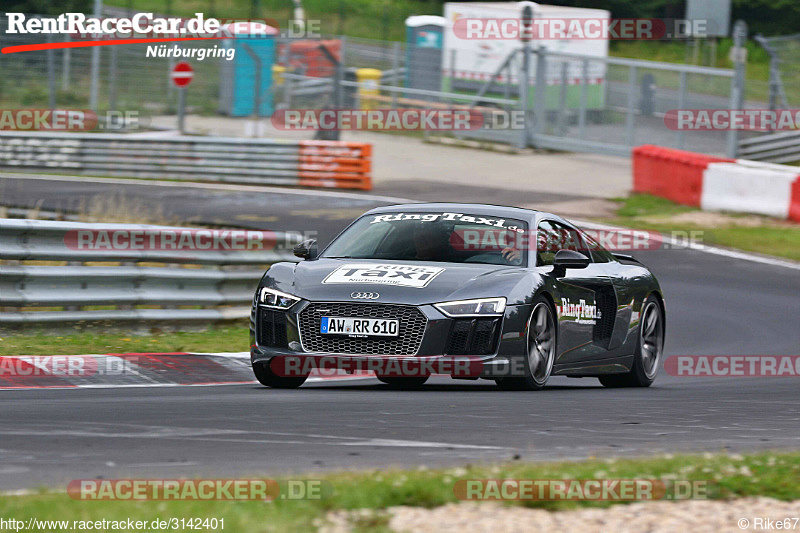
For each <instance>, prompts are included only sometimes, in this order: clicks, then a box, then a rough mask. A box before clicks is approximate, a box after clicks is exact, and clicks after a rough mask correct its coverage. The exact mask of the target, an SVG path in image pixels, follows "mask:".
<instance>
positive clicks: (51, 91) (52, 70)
mask: <svg viewBox="0 0 800 533" xmlns="http://www.w3.org/2000/svg"><path fill="white" fill-rule="evenodd" d="M47 42H48V43H52V42H53V34H52V33H48V34H47ZM55 55H56V52H55V50H53V49H50V50H48V51H47V93H48V95H47V105H48V106H49V107H50V109H55V108H56V58H55Z"/></svg>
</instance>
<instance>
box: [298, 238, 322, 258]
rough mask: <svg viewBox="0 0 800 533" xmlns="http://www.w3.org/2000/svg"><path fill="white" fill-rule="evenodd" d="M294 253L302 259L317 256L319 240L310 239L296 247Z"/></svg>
mask: <svg viewBox="0 0 800 533" xmlns="http://www.w3.org/2000/svg"><path fill="white" fill-rule="evenodd" d="M293 252H294V255H296V256H297V257H299V258H300V259H314V258H315V257H317V240H316V239H308V240H306V241H303V242H301V243H300V244H298V245H297V246H295V247H294V250H293Z"/></svg>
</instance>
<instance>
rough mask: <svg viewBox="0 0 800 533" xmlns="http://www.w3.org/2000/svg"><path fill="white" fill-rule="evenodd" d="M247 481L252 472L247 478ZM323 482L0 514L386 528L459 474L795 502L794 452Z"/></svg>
mask: <svg viewBox="0 0 800 533" xmlns="http://www.w3.org/2000/svg"><path fill="white" fill-rule="evenodd" d="M246 477H247V478H249V479H253V478H257V477H259V476H246ZM300 478H303V479H316V480H319V479H321V480H324V481H327V482H328V483H330V487H331V488H332V494H331V495H330V496H328V497H326V498H323V499H317V500H289V499H285V500H284V499H278V500H276V501H274V502H271V503H267V502H251V501H244V502H224V501H201V502H197V501H179V502H174V501H172V502H125V501H102V502H94V501H78V500H72V499H70V498H69V497H68V496H67V495H66V494H65V493H64V489H63V488H60V489H54V490H45V489H42V490H40V491H39V492H38V493H35V494H31V495H24V496H7V497H4V498H2V499H0V516H3V517H6V518H8V517H14V518H16V519H18V520H27V519H28V518H30V517H36V518H38V519H44V520H59V519H60V520H64V519H68V520H99V519H103V518H105V519H106V520H123V519H127V518H132V519H134V520H147V521H152V520H153V519H155V518H159V519H169V518H179V519H180V518H189V517H200V518H218V519H220V518H221V519H224V520H225V529H226V530H229V531H248V532H260V531H306V530H313V529H315V527H316V526H317V525H318V524H319V523H320V521H321V520H322V519H323V518H324V516H325V514H326V513H327V512H328V511H331V510H340V509H341V510H356V509H370V510H373V512H372V513H367V514H366V515H365V516H363V517H362V518H360V519H359V520H358V523H357V525H358V526H359V528H360V529H363V530H373V529H378V530H385V528H386V524H387V518H388V517H387V515H386V513H385V512H384V510H385V509H387V508H389V507H392V506H397V505H408V506H419V507H425V508H432V507H437V506H441V505H444V504H447V503H452V502H457V501H458V499H457V498H456V496H455V495H454V492H453V486H454V483H455V482H456V481H457V480H459V479H598V478H601V479H662V480H687V481H705V482H708V486H709V491H708V497H709V498H712V499H731V498H737V497H747V496H765V497H770V498H775V499H778V500H785V501H792V500H797V499H800V484H799V483H798V482H797V480H798V478H800V453H798V452H792V453H772V452H769V453H758V454H751V455H744V456H739V455H730V456H729V455H710V454H709V455H705V456H665V457H656V458H648V459H625V460H591V461H586V462H578V463H509V464H502V465H494V466H493V465H482V466H467V467H463V468H450V469H444V470H420V469H418V470H382V471H374V470H368V471H361V472H342V473H332V474H325V475H322V476H310V477H309V476H294V477H293V479H300ZM508 504H509V505H523V506H526V507H536V508H544V509H549V510H564V509H574V508H579V507H608V506H610V505H614V504H615V503H614V502H578V501H569V502H546V501H521V502H509V503H508Z"/></svg>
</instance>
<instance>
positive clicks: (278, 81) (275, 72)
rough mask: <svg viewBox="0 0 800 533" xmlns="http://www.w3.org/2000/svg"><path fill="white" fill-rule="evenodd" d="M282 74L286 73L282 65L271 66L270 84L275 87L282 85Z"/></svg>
mask: <svg viewBox="0 0 800 533" xmlns="http://www.w3.org/2000/svg"><path fill="white" fill-rule="evenodd" d="M284 72H286V67H284V66H282V65H272V83H274V84H275V85H283V73H284Z"/></svg>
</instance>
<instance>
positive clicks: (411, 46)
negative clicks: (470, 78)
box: [406, 15, 447, 91]
mask: <svg viewBox="0 0 800 533" xmlns="http://www.w3.org/2000/svg"><path fill="white" fill-rule="evenodd" d="M446 23H447V20H446V19H445V18H444V17H437V16H434V15H418V16H413V17H408V18H407V19H406V87H411V88H412V89H427V90H429V91H441V90H442V44H443V39H444V29H445V26H446Z"/></svg>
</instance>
